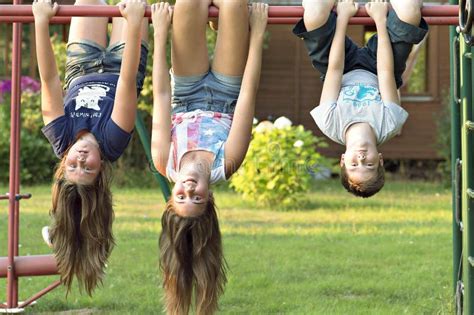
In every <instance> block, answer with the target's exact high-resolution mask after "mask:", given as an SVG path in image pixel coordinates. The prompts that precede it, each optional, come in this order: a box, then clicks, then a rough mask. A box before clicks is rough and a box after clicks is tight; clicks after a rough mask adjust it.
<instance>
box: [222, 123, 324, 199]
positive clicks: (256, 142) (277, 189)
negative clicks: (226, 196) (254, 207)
mask: <svg viewBox="0 0 474 315" xmlns="http://www.w3.org/2000/svg"><path fill="white" fill-rule="evenodd" d="M252 137H253V138H252V142H251V143H250V147H249V150H248V152H247V156H246V158H245V161H244V163H243V164H242V166H241V167H240V169H239V170H238V171H237V172H236V173H235V174H234V176H233V177H232V179H231V187H233V188H234V189H235V190H236V191H237V192H239V193H241V194H242V195H243V197H244V198H246V199H251V200H254V201H255V202H257V203H258V204H260V205H267V206H272V207H275V206H282V208H292V207H296V206H298V205H299V204H300V202H299V196H298V193H302V192H304V191H307V190H308V189H309V185H310V183H311V179H312V174H315V173H318V172H319V170H320V169H321V168H322V167H325V166H328V165H329V161H328V160H327V159H326V158H324V157H323V156H322V155H321V154H319V153H318V152H317V151H316V150H317V148H322V147H326V146H327V144H326V143H325V142H324V141H323V140H322V139H320V138H318V137H315V136H314V135H313V134H312V132H311V131H308V130H305V129H304V127H303V126H301V125H300V126H292V125H291V122H290V121H289V120H288V119H287V118H284V117H280V118H279V119H277V120H276V121H275V123H274V124H272V123H270V122H268V121H264V122H261V123H260V124H259V125H258V126H256V127H255V128H254V130H253V133H252Z"/></svg>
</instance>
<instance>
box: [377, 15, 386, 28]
mask: <svg viewBox="0 0 474 315" xmlns="http://www.w3.org/2000/svg"><path fill="white" fill-rule="evenodd" d="M374 22H375V25H376V26H384V27H385V26H386V25H387V17H386V16H382V17H378V18H376V19H374Z"/></svg>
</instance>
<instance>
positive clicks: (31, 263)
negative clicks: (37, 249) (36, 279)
mask: <svg viewBox="0 0 474 315" xmlns="http://www.w3.org/2000/svg"><path fill="white" fill-rule="evenodd" d="M9 263H10V262H9V260H8V259H6V258H5V257H0V278H5V277H6V276H8V265H9ZM14 263H15V275H16V276H17V277H33V276H51V275H56V274H58V271H57V270H58V269H57V265H56V259H54V256H53V255H34V256H18V257H15V258H14Z"/></svg>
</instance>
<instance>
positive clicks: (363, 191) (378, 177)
mask: <svg viewBox="0 0 474 315" xmlns="http://www.w3.org/2000/svg"><path fill="white" fill-rule="evenodd" d="M341 183H342V186H344V188H346V190H347V191H348V192H350V193H351V194H353V195H355V196H357V197H362V198H368V197H371V196H373V195H375V194H376V193H378V192H379V191H380V189H382V187H383V185H384V184H385V169H384V168H383V165H382V163H379V167H378V168H377V172H376V173H375V175H374V176H372V177H371V178H370V179H369V180H367V181H365V182H361V183H356V182H353V181H351V179H350V178H349V176H348V174H347V169H346V166H345V165H342V167H341Z"/></svg>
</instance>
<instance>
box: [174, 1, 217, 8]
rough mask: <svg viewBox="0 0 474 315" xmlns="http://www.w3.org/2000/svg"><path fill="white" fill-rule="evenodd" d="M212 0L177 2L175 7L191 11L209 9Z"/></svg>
mask: <svg viewBox="0 0 474 315" xmlns="http://www.w3.org/2000/svg"><path fill="white" fill-rule="evenodd" d="M211 3H212V0H176V3H175V6H179V7H186V8H190V9H208V8H209V6H210V5H211Z"/></svg>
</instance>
